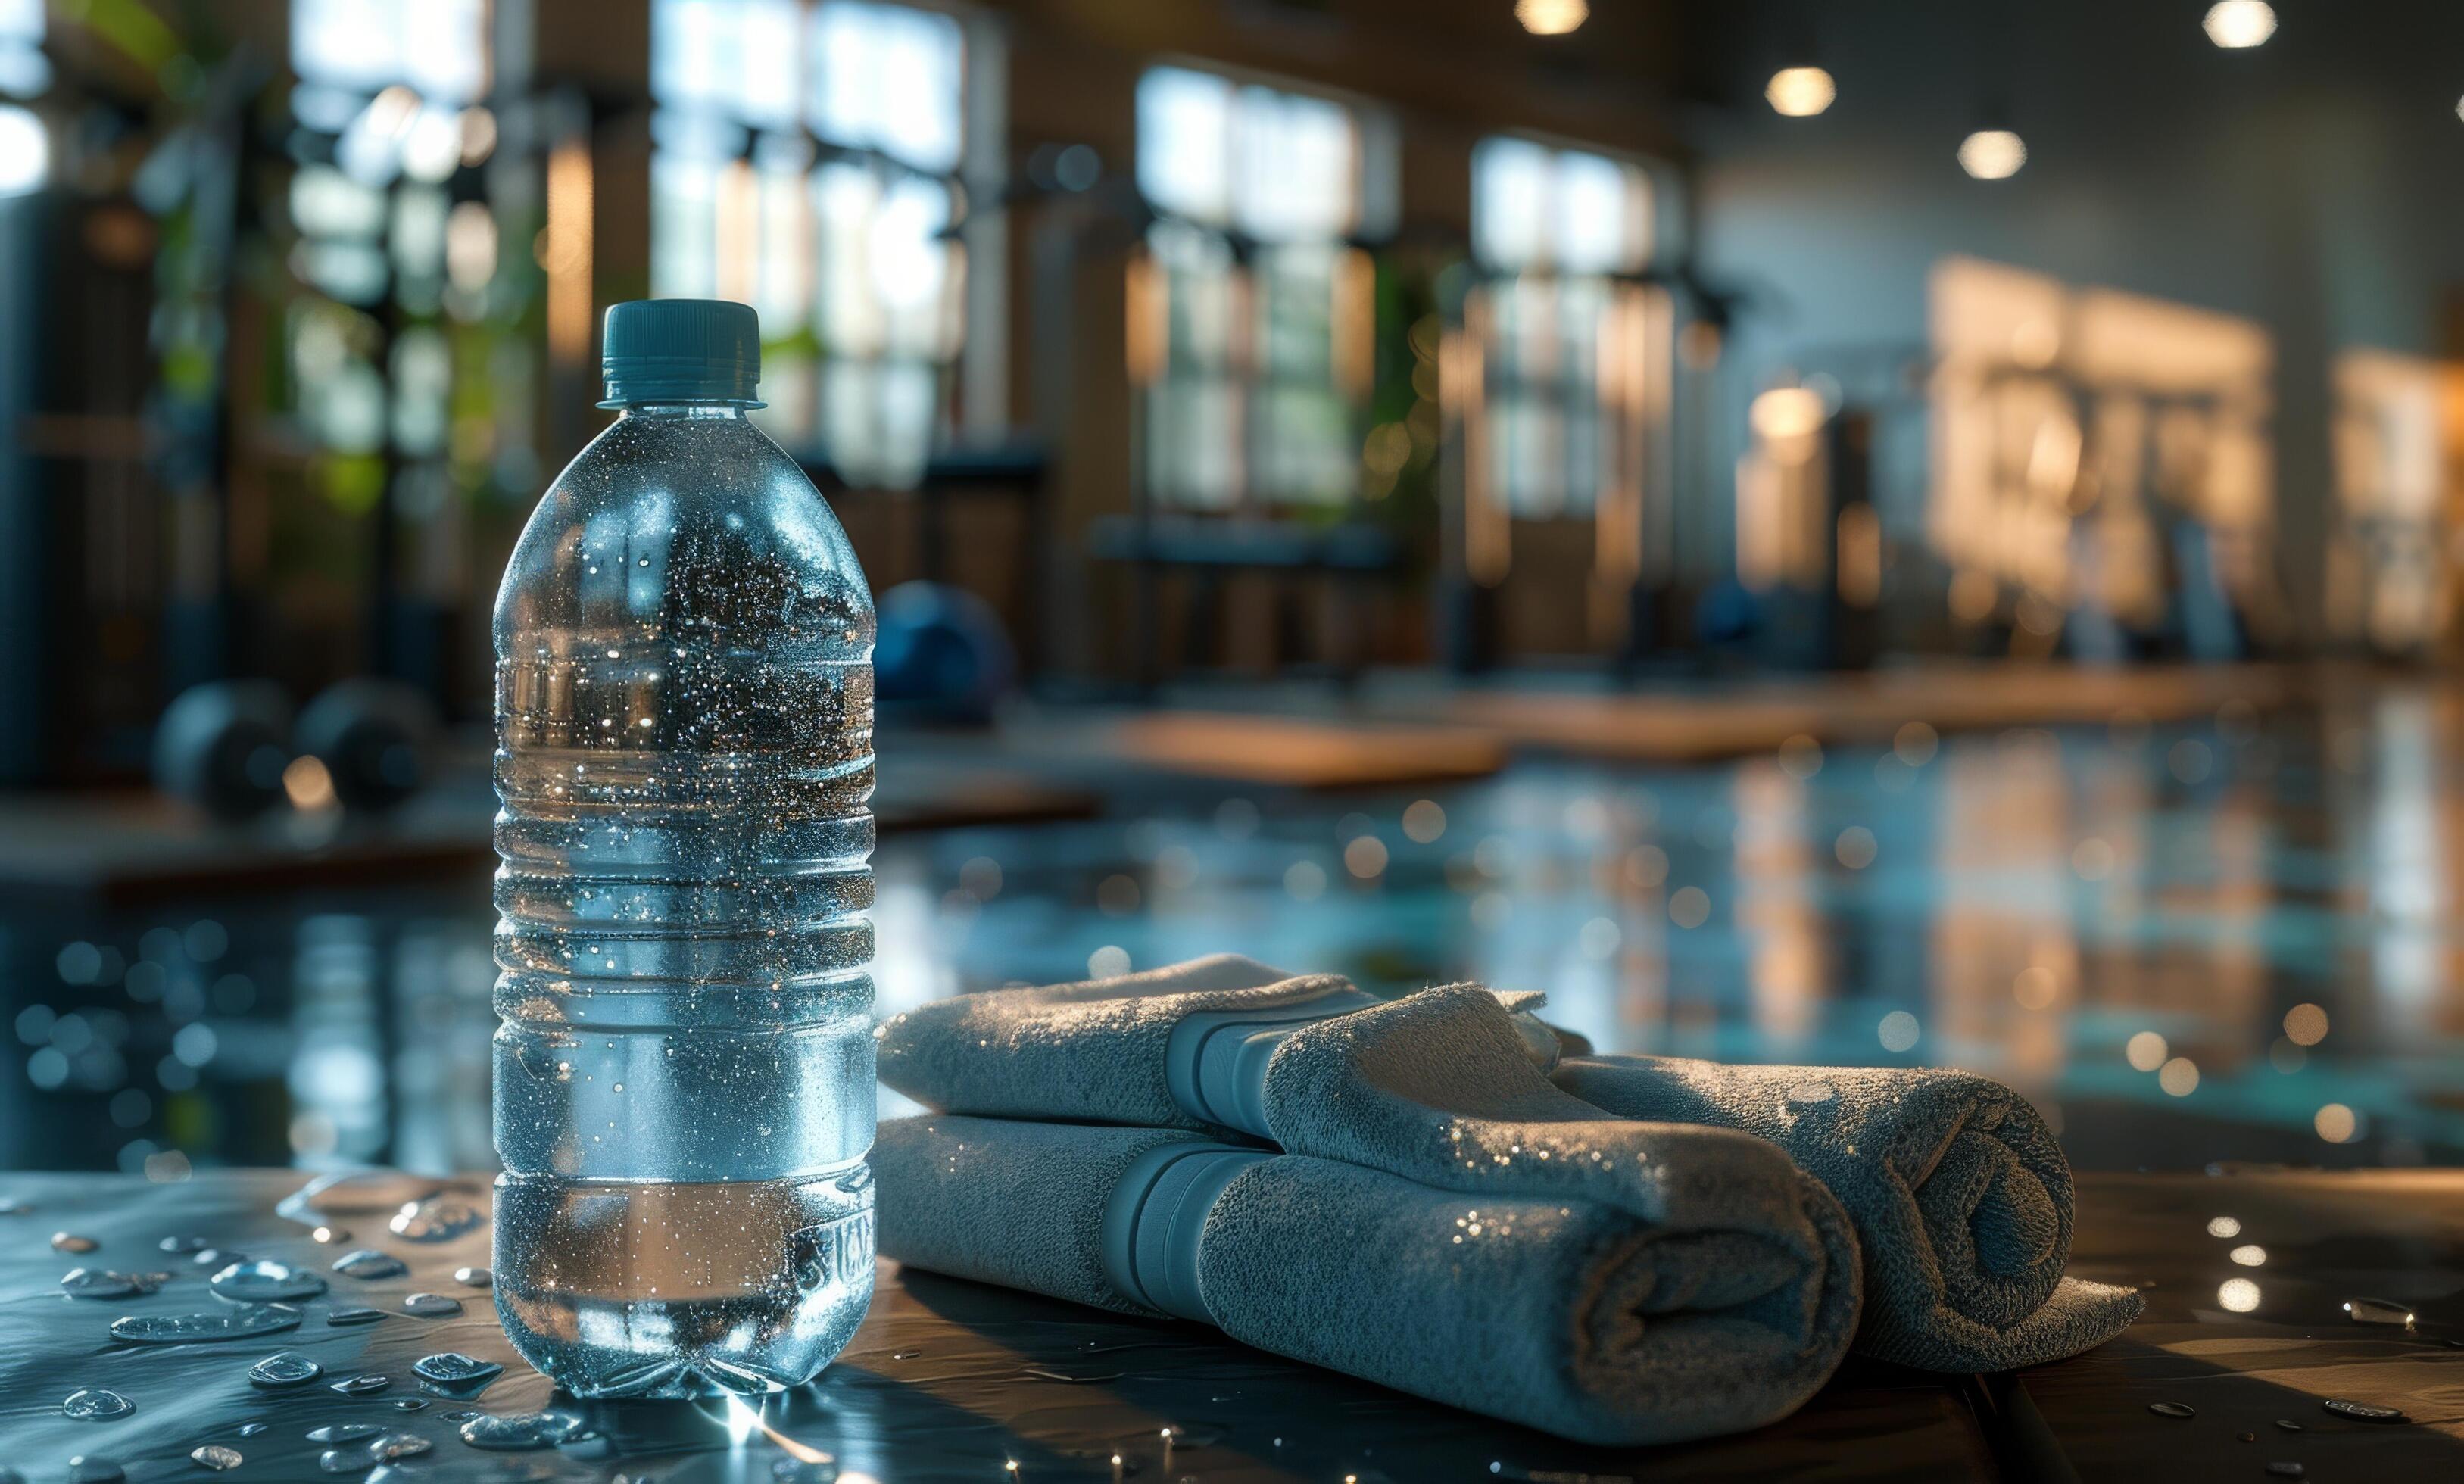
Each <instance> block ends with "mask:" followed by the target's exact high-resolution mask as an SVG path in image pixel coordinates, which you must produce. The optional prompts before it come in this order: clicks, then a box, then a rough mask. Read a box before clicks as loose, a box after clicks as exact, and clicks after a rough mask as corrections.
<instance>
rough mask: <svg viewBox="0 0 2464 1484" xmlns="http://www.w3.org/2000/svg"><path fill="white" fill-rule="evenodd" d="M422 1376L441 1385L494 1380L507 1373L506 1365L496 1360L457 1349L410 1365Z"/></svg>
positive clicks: (468, 1383) (423, 1358)
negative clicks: (483, 1359)
mask: <svg viewBox="0 0 2464 1484" xmlns="http://www.w3.org/2000/svg"><path fill="white" fill-rule="evenodd" d="M410 1368H411V1369H412V1370H415V1371H417V1372H418V1373H419V1374H420V1376H421V1378H422V1379H424V1380H428V1381H433V1382H435V1383H436V1384H437V1385H439V1386H469V1385H470V1384H471V1383H473V1382H474V1381H492V1380H494V1379H495V1378H496V1377H498V1376H501V1375H503V1374H504V1373H505V1367H503V1366H502V1365H499V1364H496V1363H495V1362H494V1361H482V1360H478V1359H475V1358H473V1357H472V1356H468V1355H463V1354H461V1353H459V1352H457V1351H453V1350H448V1351H446V1352H445V1353H443V1354H442V1355H430V1356H425V1357H422V1358H421V1359H420V1360H418V1361H416V1362H413V1363H412V1364H411V1367H410Z"/></svg>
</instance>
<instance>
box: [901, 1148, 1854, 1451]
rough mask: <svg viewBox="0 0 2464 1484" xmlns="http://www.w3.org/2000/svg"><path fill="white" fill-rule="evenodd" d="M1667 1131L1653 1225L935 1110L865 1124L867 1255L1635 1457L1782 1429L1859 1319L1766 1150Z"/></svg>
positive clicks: (1240, 1153) (1828, 1241)
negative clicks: (1133, 1318)
mask: <svg viewBox="0 0 2464 1484" xmlns="http://www.w3.org/2000/svg"><path fill="white" fill-rule="evenodd" d="M1683 1132H1684V1133H1685V1135H1686V1137H1684V1138H1682V1139H1677V1140H1674V1141H1670V1142H1667V1143H1665V1144H1664V1145H1663V1146H1661V1149H1660V1151H1659V1158H1658V1160H1657V1162H1656V1164H1655V1172H1656V1174H1657V1177H1658V1179H1657V1183H1656V1188H1658V1189H1663V1190H1666V1191H1668V1192H1670V1193H1672V1194H1674V1193H1675V1192H1680V1191H1682V1192H1686V1193H1685V1195H1684V1196H1683V1198H1682V1199H1676V1200H1672V1201H1671V1202H1668V1203H1666V1205H1667V1206H1668V1207H1669V1208H1671V1209H1669V1210H1666V1211H1663V1212H1662V1214H1661V1215H1660V1216H1659V1217H1657V1218H1655V1217H1654V1216H1652V1215H1650V1214H1647V1213H1645V1212H1644V1211H1640V1210H1638V1209H1637V1207H1636V1204H1635V1203H1633V1202H1617V1201H1603V1200H1595V1199H1589V1198H1586V1197H1584V1196H1581V1195H1562V1194H1560V1195H1545V1196H1533V1195H1529V1194H1521V1193H1506V1192H1491V1193H1485V1194H1483V1195H1482V1196H1480V1197H1479V1198H1477V1199H1467V1198H1465V1197H1464V1196H1462V1195H1459V1194H1449V1193H1447V1192H1445V1191H1441V1190H1437V1189H1430V1188H1428V1187H1427V1186H1424V1185H1420V1184H1416V1183H1414V1182H1412V1181H1408V1180H1404V1179H1400V1178H1397V1176H1394V1175H1391V1174H1387V1173H1384V1172H1381V1171H1379V1170H1375V1169H1366V1168H1359V1167H1357V1166H1354V1165H1350V1164H1345V1163H1341V1162H1338V1161H1331V1160H1324V1159H1313V1158H1309V1157H1306V1156H1300V1155H1290V1154H1277V1153H1276V1152H1274V1151H1273V1150H1270V1149H1261V1148H1257V1147H1255V1146H1239V1145H1233V1144H1228V1143H1225V1142H1223V1141H1221V1140H1218V1139H1213V1138H1209V1137H1207V1136H1205V1135H1203V1134H1199V1133H1194V1132H1188V1131H1181V1130H1174V1129H1162V1128H1134V1127H1109V1126H1097V1125H1088V1124H1074V1125H1072V1124H1034V1123H1023V1122H1015V1121H1006V1120H994V1119H976V1118H961V1117H951V1116H948V1115H943V1114H926V1115H923V1116H921V1117H917V1118H909V1119H900V1120H895V1121H892V1122H890V1123H886V1124H882V1126H881V1132H880V1138H879V1142H878V1143H876V1144H875V1145H874V1146H873V1154H872V1163H873V1168H875V1170H876V1171H877V1172H878V1174H879V1177H880V1181H879V1186H878V1193H879V1206H878V1212H877V1214H878V1219H879V1223H880V1234H881V1248H882V1251H883V1253H884V1254H885V1255H889V1256H891V1257H893V1258H896V1259H898V1260H899V1261H901V1262H906V1263H912V1264H913V1265H914V1266H917V1267H920V1268H927V1269H931V1270H933V1271H935V1272H941V1273H949V1274H955V1275H957V1276H959V1277H970V1278H976V1279H979V1280H981V1281H985V1282H992V1283H1000V1284H1004V1285H1006V1286H1009V1287H1014V1288H1023V1289H1030V1290H1033V1291H1034V1292H1037V1293H1042V1294H1047V1295H1050V1296H1052V1297H1054V1298H1068V1299H1074V1300H1076V1301H1078V1302H1081V1303H1089V1304H1094V1305H1097V1306H1099V1307H1102V1308H1107V1309H1112V1310H1116V1311H1119V1312H1123V1313H1131V1314H1146V1315H1173V1316H1177V1317H1179V1318H1182V1319H1188V1320H1197V1321H1199V1322H1201V1323H1207V1324H1213V1325H1215V1326H1217V1327H1219V1328H1221V1330H1222V1331H1223V1332H1224V1333H1225V1334H1227V1335H1230V1336H1231V1337H1232V1338H1234V1339H1236V1340H1240V1341H1243V1342H1246V1343H1248V1344H1252V1345H1256V1346H1258V1347H1259V1348H1261V1349H1265V1350H1271V1351H1274V1352H1275V1353H1277V1354H1280V1355H1285V1356H1289V1357H1291V1358H1293V1359H1295V1360H1300V1361H1305V1362H1309V1363H1310V1364H1318V1365H1325V1366H1328V1367H1330V1368H1332V1369H1335V1370H1340V1371H1343V1372H1345V1373H1347V1374H1350V1375H1353V1376H1359V1377H1362V1378H1364V1379H1367V1380H1370V1381H1375V1382H1377V1383H1380V1384H1382V1385H1385V1386H1393V1387H1395V1388H1396V1389H1397V1390H1402V1391H1408V1392H1411V1393H1413V1394H1414V1395H1417V1396H1421V1397H1426V1398H1429V1399H1430V1400H1433V1401H1438V1402H1444V1403H1448V1404H1451V1405H1454V1406H1458V1407H1463V1408H1469V1409H1471V1410H1474V1411H1478V1412H1483V1413H1485V1414H1487V1415H1489V1416H1492V1417H1498V1418H1503V1419H1505V1420H1507V1421H1509V1422H1515V1423H1521V1424H1524V1425H1526V1426H1529V1427H1534V1428H1539V1429H1545V1430H1547V1431H1550V1432H1554V1433H1558V1434H1560V1435H1562V1436H1565V1437H1570V1438H1575V1439H1579V1440H1582V1441H1585V1442H1591V1443H1600V1444H1643V1443H1665V1442H1677V1441H1681V1440H1684V1439H1688V1438H1699V1437H1707V1436H1710V1435H1713V1434H1715V1433H1722V1432H1730V1431H1736V1430H1739V1429H1747V1428H1752V1427H1758V1426H1761V1425H1763V1424H1765V1423H1769V1422H1771V1421H1774V1420H1776V1419H1777V1418H1780V1417H1783V1416H1785V1415H1787V1414H1788V1413H1789V1412H1790V1411H1792V1410H1793V1409H1794V1408H1796V1407H1797V1406H1799V1405H1800V1404H1802V1403H1803V1402H1804V1401H1805V1399H1806V1398H1807V1397H1809V1396H1811V1395H1812V1394H1813V1393H1814V1391H1815V1388H1817V1387H1818V1386H1821V1385H1822V1383H1823V1381H1824V1380H1825V1379H1826V1378H1827V1377H1828V1376H1829V1375H1830V1374H1831V1372H1832V1369H1833V1368H1834V1367H1835V1366H1837V1364H1838V1363H1839V1360H1840V1357H1841V1355H1842V1354H1843V1353H1844V1352H1845V1351H1846V1349H1847V1346H1848V1342H1849V1339H1850V1336H1851V1334H1852V1332H1853V1331H1854V1329H1855V1327H1856V1322H1857V1319H1856V1316H1857V1303H1858V1277H1857V1257H1856V1245H1855V1239H1854V1237H1853V1235H1852V1234H1851V1233H1850V1230H1849V1227H1848V1224H1847V1222H1846V1219H1845V1217H1844V1214H1843V1213H1842V1212H1841V1211H1839V1209H1838V1207H1837V1203H1835V1202H1834V1201H1832V1199H1831V1198H1830V1197H1829V1195H1828V1194H1827V1193H1825V1192H1824V1191H1823V1190H1822V1189H1821V1188H1820V1187H1819V1186H1818V1185H1816V1184H1815V1182H1813V1181H1811V1180H1810V1179H1808V1178H1806V1177H1805V1176H1804V1175H1803V1174H1802V1173H1801V1172H1799V1171H1798V1170H1796V1169H1795V1168H1794V1167H1793V1166H1791V1165H1790V1164H1789V1163H1788V1161H1787V1159H1786V1158H1785V1157H1784V1156H1782V1155H1780V1154H1779V1153H1778V1152H1777V1151H1776V1150H1774V1149H1772V1148H1771V1146H1767V1145H1763V1144H1759V1143H1757V1142H1755V1141H1753V1140H1749V1139H1746V1138H1744V1137H1743V1136H1740V1135H1734V1134H1727V1133H1722V1132H1720V1131H1718V1130H1707V1129H1706V1130H1691V1131H1683ZM1583 1163H1585V1164H1589V1163H1591V1162H1590V1161H1589V1160H1588V1159H1586V1160H1584V1161H1583ZM1603 1163H1605V1161H1603ZM1675 1208H1682V1212H1681V1211H1678V1210H1676V1209H1675Z"/></svg>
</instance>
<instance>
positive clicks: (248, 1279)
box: [206, 1257, 325, 1303]
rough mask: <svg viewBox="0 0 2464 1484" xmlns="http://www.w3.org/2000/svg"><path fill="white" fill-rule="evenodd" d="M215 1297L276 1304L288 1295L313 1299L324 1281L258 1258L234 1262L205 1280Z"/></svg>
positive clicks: (286, 1266)
mask: <svg viewBox="0 0 2464 1484" xmlns="http://www.w3.org/2000/svg"><path fill="white" fill-rule="evenodd" d="M206 1286H207V1287H209V1288H211V1289H212V1290H213V1291H214V1297H215V1298H229V1299H231V1301H232V1302H234V1303H278V1302H281V1301H282V1300H284V1299H287V1298H316V1297H317V1296H318V1295H319V1294H321V1293H323V1292H324V1291H325V1280H324V1279H323V1278H322V1277H319V1276H318V1275H316V1274H314V1273H310V1272H308V1271H306V1270H305V1269H302V1268H295V1267H293V1266H291V1265H290V1264H289V1263H285V1262H275V1261H274V1260H273V1259H271V1258H267V1257H258V1258H253V1259H252V1260H249V1261H245V1262H234V1263H232V1264H231V1266H230V1267H227V1268H225V1269H223V1270H222V1271H221V1272H219V1273H216V1274H215V1275H214V1276H213V1277H209V1278H208V1279H206Z"/></svg>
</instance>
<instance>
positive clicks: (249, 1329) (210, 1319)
mask: <svg viewBox="0 0 2464 1484" xmlns="http://www.w3.org/2000/svg"><path fill="white" fill-rule="evenodd" d="M298 1325H299V1311H298V1310H297V1309H290V1308H285V1307H283V1306H282V1305H281V1304H278V1303H244V1304H241V1305H239V1306H237V1307H236V1308H230V1309H217V1310H214V1311H213V1312H211V1313H209V1314H145V1315H130V1316H128V1317H127V1318H124V1319H117V1320H112V1321H111V1335H112V1338H113V1339H115V1340H128V1341H134V1342H137V1343H139V1344H186V1343H190V1342H204V1341H213V1340H246V1339H247V1338H248V1337H250V1336H251V1335H272V1334H278V1333H280V1332H281V1331H283V1330H286V1329H296V1328H297V1327H298Z"/></svg>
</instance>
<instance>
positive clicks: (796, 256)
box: [650, 0, 968, 486]
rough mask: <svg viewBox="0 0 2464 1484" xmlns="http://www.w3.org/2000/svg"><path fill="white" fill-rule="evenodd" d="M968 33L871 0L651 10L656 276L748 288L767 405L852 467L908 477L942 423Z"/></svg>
mask: <svg viewBox="0 0 2464 1484" xmlns="http://www.w3.org/2000/svg"><path fill="white" fill-rule="evenodd" d="M966 51H967V41H966V35H965V33H964V31H963V30H962V28H961V27H960V26H959V24H958V22H957V20H956V19H954V18H953V17H951V16H949V15H945V14H942V13H940V12H938V11H927V10H919V9H915V8H913V7H909V6H900V5H883V4H873V3H870V0H822V3H821V4H818V5H811V4H806V3H803V0H659V3H658V6H657V9H656V10H655V11H653V12H652V38H651V55H652V57H653V58H654V63H653V69H654V70H653V73H652V76H651V78H650V87H651V93H652V95H653V97H654V98H655V99H656V101H657V105H658V116H657V120H656V124H655V133H656V142H657V147H656V153H655V156H654V158H653V161H652V164H651V245H650V277H651V292H652V293H654V294H657V295H674V296H683V297H717V298H733V299H741V300H743V301H745V302H747V303H750V304H751V305H753V306H754V308H755V309H756V310H758V311H759V313H760V316H761V326H762V338H763V341H764V344H763V346H762V391H763V396H764V397H765V398H766V399H767V400H768V402H769V403H770V407H769V409H768V410H767V411H766V412H765V413H764V414H762V419H763V421H764V422H765V423H766V424H767V425H768V426H769V427H770V429H771V431H772V432H774V433H775V434H777V435H778V436H779V437H780V438H781V440H782V441H784V442H786V443H787V444H788V445H789V446H790V447H811V446H814V445H819V446H821V447H825V448H826V449H827V450H828V453H829V456H830V458H831V460H832V462H833V463H834V464H836V465H837V466H838V468H839V469H840V470H841V471H842V472H843V473H845V474H847V476H848V477H849V478H851V479H857V480H860V481H865V482H870V483H876V484H882V485H889V486H901V485H906V484H911V483H913V480H914V478H915V476H916V474H917V473H919V472H920V471H921V469H922V468H923V463H924V458H925V456H926V454H927V453H928V452H929V451H930V449H931V447H932V445H933V442H934V439H935V436H936V435H937V434H938V433H939V432H940V430H941V428H942V426H943V425H944V424H945V422H946V421H947V419H946V416H945V413H946V408H947V405H948V404H949V402H950V385H949V382H950V380H951V373H952V369H953V363H954V362H955V360H956V359H957V354H958V349H959V342H960V336H961V326H962V325H963V323H964V315H963V312H962V306H961V295H962V293H963V290H964V283H963V279H964V271H965V262H964V256H963V253H962V252H961V251H959V250H958V249H957V247H956V245H955V244H953V243H952V242H951V241H950V240H949V229H950V227H951V223H952V221H953V219H954V217H955V215H956V214H957V202H958V200H959V186H958V175H959V173H960V168H961V164H962V162H963V160H964V159H965V156H966V152H967V146H968V138H967V136H968V129H967V121H966V98H965V68H966V65H967V55H966Z"/></svg>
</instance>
